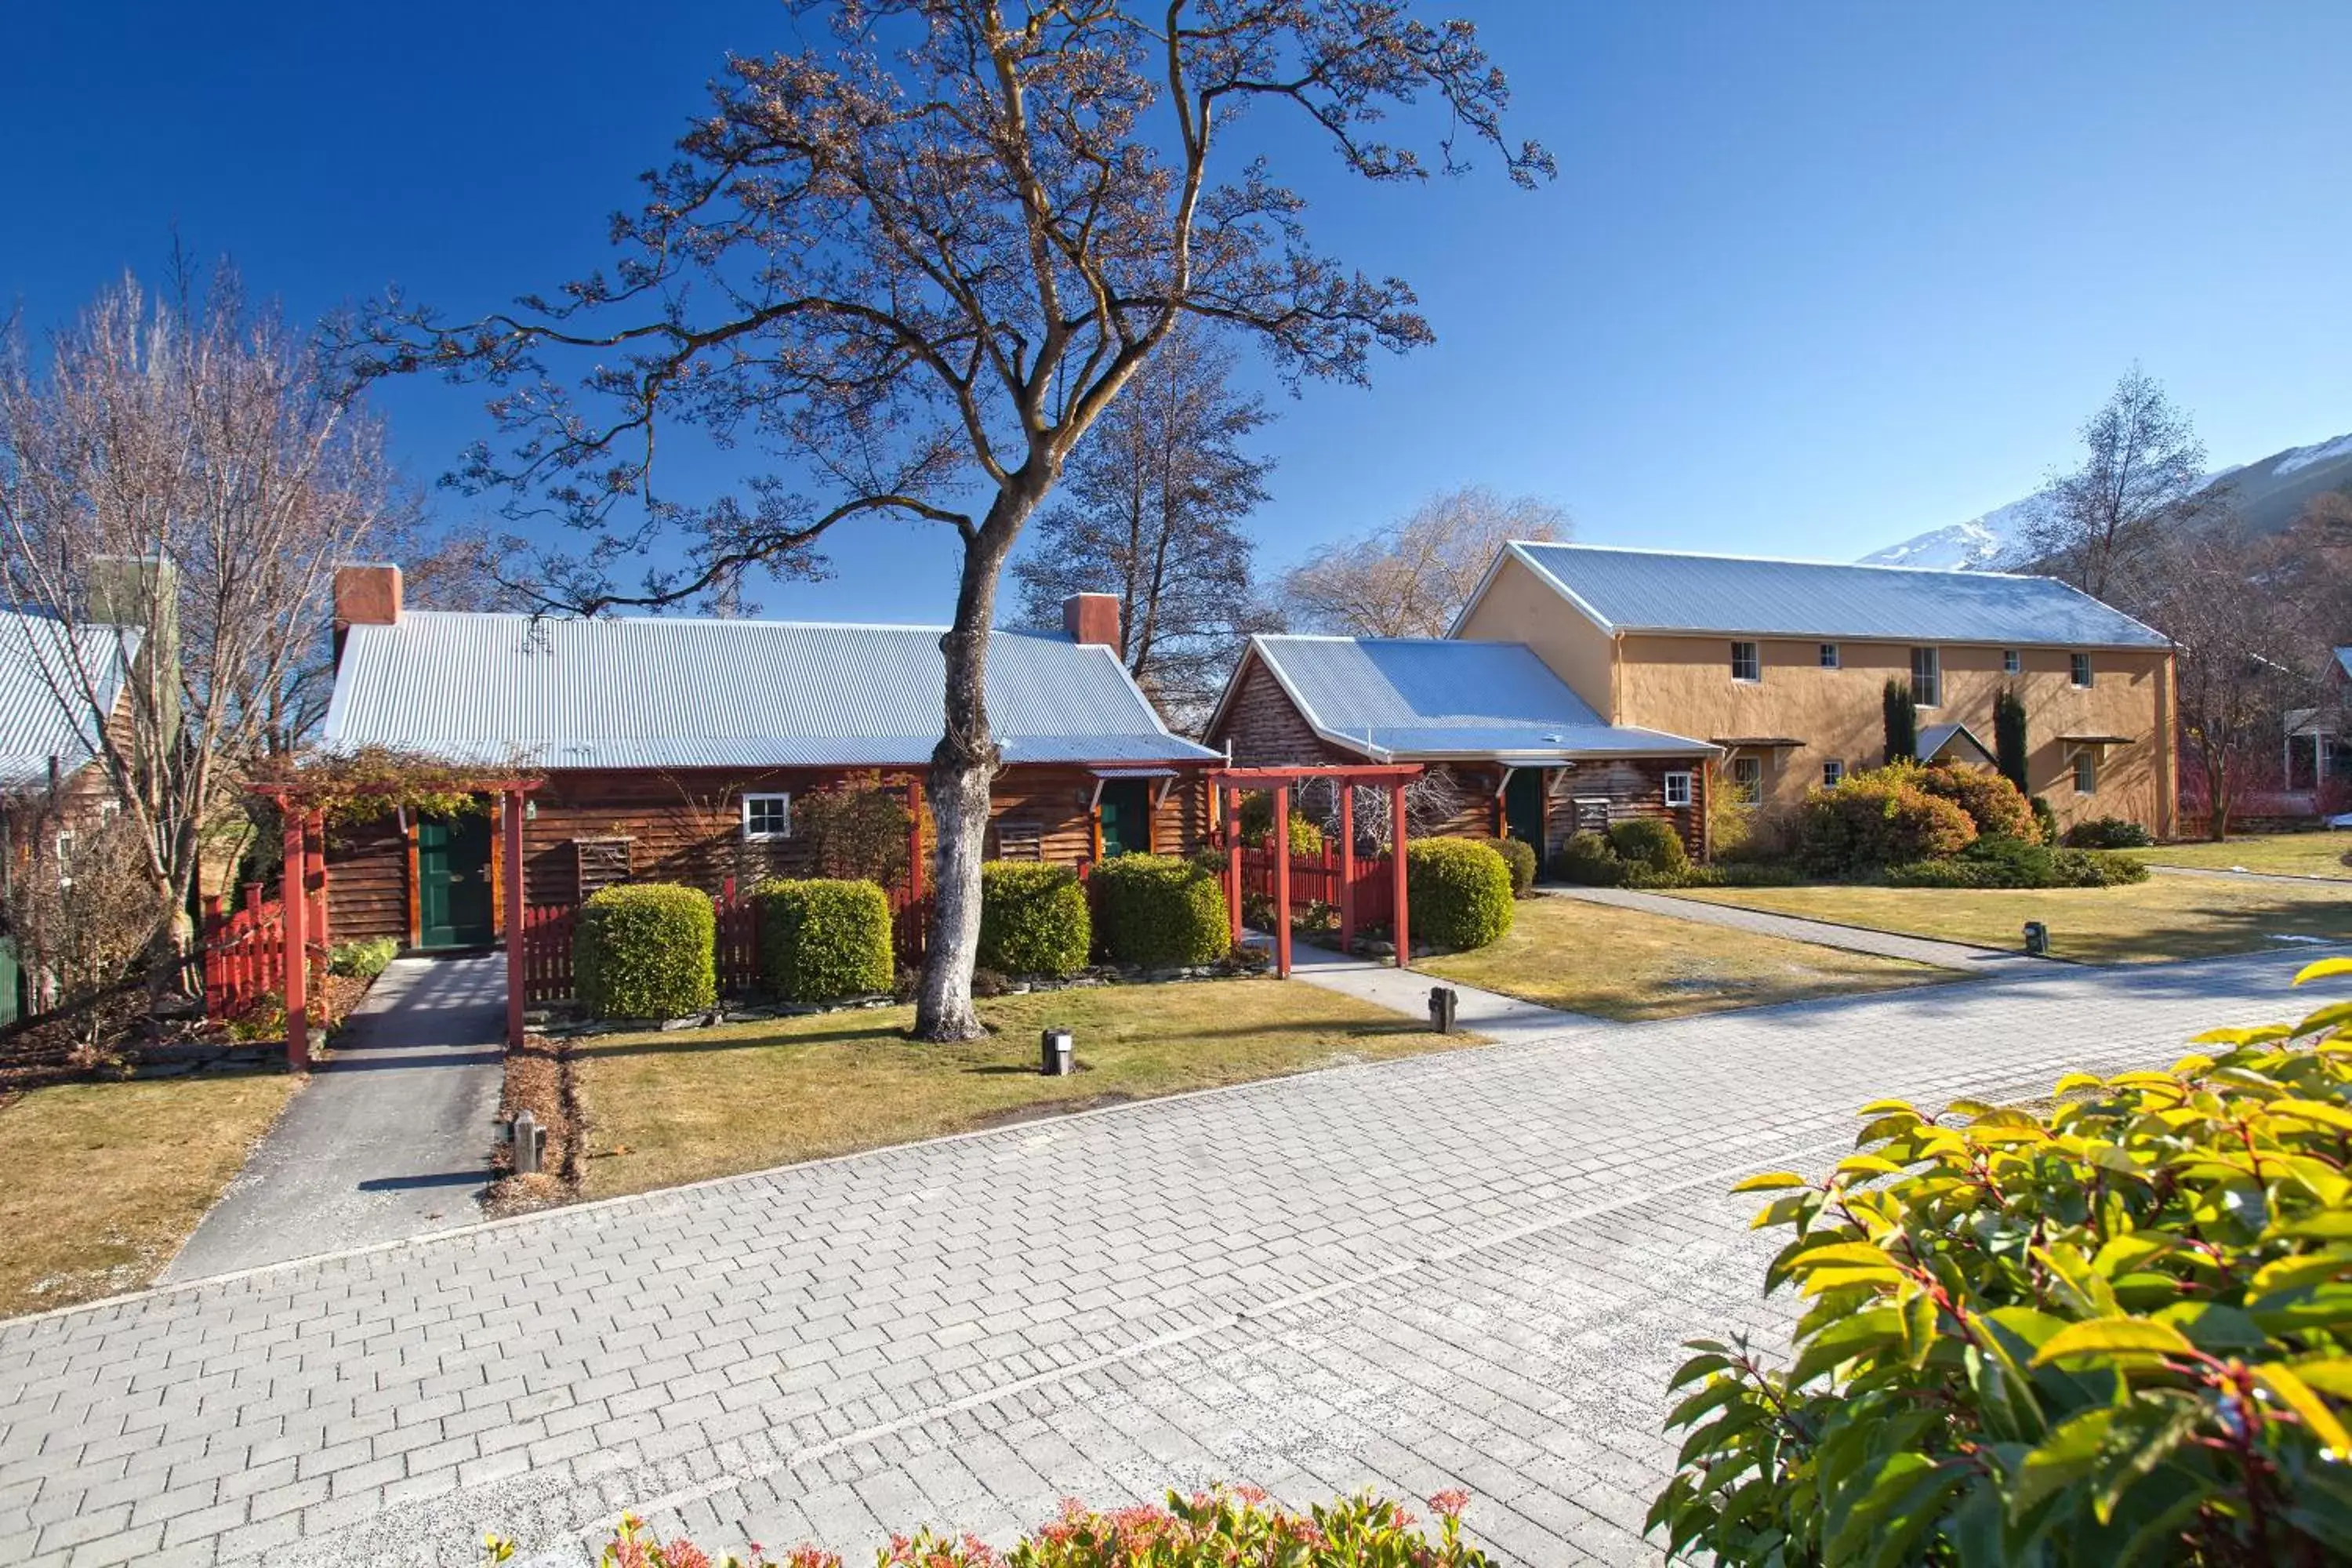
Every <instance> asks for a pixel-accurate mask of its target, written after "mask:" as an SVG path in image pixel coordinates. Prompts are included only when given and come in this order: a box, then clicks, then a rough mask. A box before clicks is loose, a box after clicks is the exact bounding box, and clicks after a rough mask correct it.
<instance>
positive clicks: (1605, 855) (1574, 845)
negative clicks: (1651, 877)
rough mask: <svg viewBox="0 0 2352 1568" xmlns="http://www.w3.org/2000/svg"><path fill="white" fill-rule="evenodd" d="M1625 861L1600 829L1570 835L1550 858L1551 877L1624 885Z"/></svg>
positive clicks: (1585, 884) (1598, 884) (1605, 885)
mask: <svg viewBox="0 0 2352 1568" xmlns="http://www.w3.org/2000/svg"><path fill="white" fill-rule="evenodd" d="M1625 869H1626V868H1625V862H1624V861H1623V860H1622V859H1620V858H1618V856H1617V851H1616V850H1615V849H1614V848H1612V847H1610V843H1609V840H1608V839H1606V838H1604V837H1601V835H1600V834H1598V833H1578V834H1573V835H1570V837H1569V840H1568V842H1566V843H1565V844H1562V845H1561V846H1560V847H1559V849H1558V850H1557V851H1556V852H1555V853H1554V854H1553V856H1552V858H1551V874H1552V879H1553V880H1555V881H1559V882H1573V883H1575V884H1576V885H1577V886H1578V887H1580V888H1622V887H1623V886H1624V885H1625Z"/></svg>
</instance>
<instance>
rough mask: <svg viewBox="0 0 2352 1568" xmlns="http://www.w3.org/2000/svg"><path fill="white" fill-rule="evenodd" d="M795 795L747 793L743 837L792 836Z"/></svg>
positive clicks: (744, 805)
mask: <svg viewBox="0 0 2352 1568" xmlns="http://www.w3.org/2000/svg"><path fill="white" fill-rule="evenodd" d="M792 836H793V797H792V796H791V795H745V796H744V797H743V837H746V838H750V839H761V838H790V837H792Z"/></svg>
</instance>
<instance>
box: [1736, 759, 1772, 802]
mask: <svg viewBox="0 0 2352 1568" xmlns="http://www.w3.org/2000/svg"><path fill="white" fill-rule="evenodd" d="M1743 772H1744V773H1747V774H1748V777H1746V778H1742V777H1740V774H1741V773H1743ZM1730 778H1731V798H1732V799H1734V800H1736V801H1738V803H1739V804H1740V805H1763V804H1764V759H1763V758H1761V757H1734V758H1732V759H1731V772H1730Z"/></svg>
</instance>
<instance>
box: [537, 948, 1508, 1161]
mask: <svg viewBox="0 0 2352 1568" xmlns="http://www.w3.org/2000/svg"><path fill="white" fill-rule="evenodd" d="M980 1015H981V1017H982V1021H983V1022H985V1023H986V1024H987V1025H988V1026H990V1027H991V1028H992V1029H993V1030H994V1031H995V1033H994V1034H993V1035H992V1036H991V1037H989V1038H987V1039H984V1040H977V1041H972V1042H970V1043H968V1044H964V1045H957V1046H931V1045H916V1044H912V1043H910V1042H909V1041H908V1040H907V1039H906V1038H905V1031H906V1029H907V1028H908V1026H909V1024H910V1023H911V1022H912V1020H913V1010H912V1009H911V1008H907V1007H882V1008H874V1009H870V1010H866V1011H859V1012H845V1013H827V1014H819V1015H816V1016H810V1017H803V1018H787V1019H779V1020H775V1021H773V1022H763V1023H746V1024H734V1025H726V1026H720V1027H719V1028H715V1029H693V1030H672V1031H669V1032H666V1033H654V1034H633V1035H599V1036H592V1037H587V1038H585V1039H583V1040H581V1041H580V1042H578V1044H577V1046H576V1047H575V1049H574V1055H573V1058H572V1066H573V1073H574V1083H575V1086H576V1089H577V1093H578V1096H579V1100H580V1104H581V1109H582V1111H583V1115H584V1116H585V1118H586V1121H587V1129H586V1131H585V1133H584V1135H583V1146H584V1148H585V1150H586V1152H587V1153H588V1156H589V1157H588V1160H587V1163H586V1176H585V1180H584V1181H583V1188H584V1191H585V1194H586V1195H588V1196H591V1197H605V1196H610V1195H612V1194H617V1193H634V1192H644V1191H647V1190H649V1189H652V1188H655V1187H667V1186H673V1185H676V1184H678V1183H680V1182H691V1181H697V1180H699V1179H701V1178H703V1177H707V1176H719V1175H727V1174H730V1173H736V1172H741V1171H756V1170H762V1169H765V1168H767V1167H769V1166H772V1165H782V1164H788V1163H793V1162H794V1161H799V1160H811V1159H818V1158H822V1157H824V1156H826V1155H833V1154H845V1153H851V1152H856V1151H857V1150H861V1149H874V1148H880V1147H882V1146H884V1145H887V1144H892V1143H904V1142H909V1141H911V1140H914V1139H918V1138H929V1137H935V1136H937V1135H939V1134H941V1133H946V1132H958V1131H967V1130H970V1129H972V1128H979V1127H987V1126H994V1125H999V1124H1002V1123H1004V1122H1008V1121H1024V1120H1027V1119H1029V1118H1032V1117H1037V1116H1050V1115H1053V1114H1056V1113H1058V1112H1062V1111H1066V1110H1078V1109H1084V1108H1087V1107H1089V1106H1097V1105H1108V1104H1117V1103H1119V1102H1121V1101H1125V1100H1145V1099H1150V1098H1151V1097H1153V1096H1155V1095H1164V1094H1173V1093H1177V1092H1179V1091H1181V1090H1184V1089H1208V1088H1213V1087H1215V1086H1217V1085H1220V1084H1229V1083H1241V1082H1244V1081H1246V1080H1249V1079H1264V1078H1274V1077H1277V1076H1280V1075H1282V1074H1285V1073H1295V1072H1302V1071H1306V1070H1308V1069H1310V1068H1322V1067H1333V1066H1339V1065H1341V1064H1344V1063H1349V1062H1359V1061H1372V1060H1380V1059H1382V1058H1391V1057H1402V1056H1412V1055H1414V1054H1417V1053H1420V1052H1423V1051H1433V1050H1446V1049H1452V1048H1454V1047H1461V1046H1464V1045H1470V1044H1475V1043H1478V1041H1477V1037H1475V1036H1466V1035H1453V1036H1443V1035H1436V1034H1432V1033H1430V1032H1429V1031H1428V1030H1427V1029H1425V1028H1423V1027H1422V1026H1419V1025H1417V1024H1416V1023H1414V1022H1413V1021H1412V1020H1411V1019H1409V1018H1404V1017H1401V1016H1397V1015H1396V1014H1393V1013H1391V1012H1388V1011H1386V1010H1385V1009H1382V1008H1377V1007H1373V1006H1371V1005H1368V1004H1366V1003H1361V1002H1358V1001H1355V1000H1353V999H1351V998H1349V997H1345V996H1339V995H1336V994H1332V993H1330V992H1328V991H1324V990H1321V989H1318V987H1315V986H1312V985H1309V984H1306V983H1305V982H1304V981H1288V982H1284V981H1276V980H1270V979H1251V980H1213V981H1197V982H1188V983H1185V984H1170V985H1109V986H1099V987H1082V988H1078V989H1073V990H1067V991H1052V992H1037V993H1031V994H1026V995H1020V996H1004V997H999V998H996V999H994V1000H990V1001H983V1002H982V1003H981V1004H980ZM1047 1026H1059V1027H1066V1028H1069V1029H1071V1030H1072V1031H1074V1032H1075V1034H1076V1037H1077V1051H1076V1057H1077V1063H1078V1068H1079V1070H1078V1071H1077V1072H1076V1074H1075V1075H1073V1076H1071V1077H1068V1078H1046V1077H1045V1076H1043V1075H1042V1074H1040V1073H1039V1072H1038V1071H1037V1037H1038V1033H1039V1031H1040V1030H1042V1029H1044V1028H1045V1027H1047Z"/></svg>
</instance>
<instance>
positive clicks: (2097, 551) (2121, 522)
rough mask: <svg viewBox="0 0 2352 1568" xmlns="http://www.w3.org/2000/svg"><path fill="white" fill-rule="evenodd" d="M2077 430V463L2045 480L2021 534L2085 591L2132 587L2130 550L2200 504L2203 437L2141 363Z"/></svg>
mask: <svg viewBox="0 0 2352 1568" xmlns="http://www.w3.org/2000/svg"><path fill="white" fill-rule="evenodd" d="M2082 436H2083V462H2082V465H2081V466H2080V467H2079V468H2074V469H2073V470H2072V471H2071V472H2067V473H2060V474H2053V475H2052V476H2051V477H2050V479H2049V481H2048V483H2046V484H2045V485H2044V486H2043V487H2042V493H2041V495H2040V496H2039V497H2038V498H2036V505H2035V506H2034V508H2033V509H2032V512H2031V514H2030V515H2029V517H2028V518H2027V521H2026V526H2025V538H2026V542H2027V543H2028V544H2029V545H2031V546H2032V550H2033V552H2034V554H2035V556H2036V557H2037V558H2038V559H2041V560H2043V561H2046V562H2049V563H2052V564H2053V565H2054V566H2055V567H2056V568H2057V569H2058V570H2059V571H2060V572H2061V573H2062V574H2063V575H2064V576H2065V577H2066V579H2067V580H2068V581H2069V582H2071V583H2073V584H2074V585H2075V586H2076V587H2078V588H2080V589H2082V590H2083V591H2084V593H2086V594H2090V595H2094V596H2095V597H2099V598H2105V597H2106V596H2108V595H2110V594H2111V593H2114V594H2128V593H2130V592H2132V591H2134V587H2135V584H2133V582H2132V581H2130V580H2128V578H2127V576H2126V574H2127V571H2128V569H2129V567H2130V566H2131V565H2132V564H2133V563H2134V561H2135V559H2136V558H2138V557H2144V556H2145V555H2146V554H2147V552H2148V551H2149V550H2150V549H2151V548H2152V547H2153V546H2154V544H2155V543H2156V542H2157V537H2158V533H2159V532H2160V531H2162V530H2163V529H2164V528H2166V526H2167V525H2168V524H2180V525H2185V524H2187V523H2189V522H2190V521H2194V520H2195V518H2196V516H2197V514H2198V513H2199V510H2200V503H2199V501H2198V492H2199V491H2200V490H2202V489H2204V488H2205V444H2204V443H2203V442H2202V441H2200V440H2199V439H2198V438H2197V430H2196V425H2195V423H2194V421H2192V420H2191V419H2190V418H2189V415H2188V414H2187V412H2185V411H2184V410H2182V409H2180V408H2179V407H2177V406H2175V405H2174V404H2173V402H2172V399H2171V398H2170V397H2169V396H2168V395H2166V393H2165V390H2164V387H2163V385H2162V384H2160V383H2159V382H2158V381H2157V380H2156V379H2155V378H2154V377H2153V376H2151V375H2149V374H2147V372H2146V371H2144V370H2142V369H2141V368H2140V367H2139V366H2138V365H2137V364H2135V365H2133V366H2132V367H2131V368H2130V369H2129V370H2127V371H2126V372H2125V373H2124V375H2123V379H2121V380H2120V381H2118V382H2116V389H2115V391H2114V392H2113V393H2112V394H2110V395H2108V398H2107V401H2106V402H2105V404H2104V405H2102V406H2101V407H2100V409H2099V411H2098V412H2097V413H2095V414H2094V415H2092V416H2091V417H2090V418H2089V419H2088V420H2086V421H2084V425H2083V431H2082Z"/></svg>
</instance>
